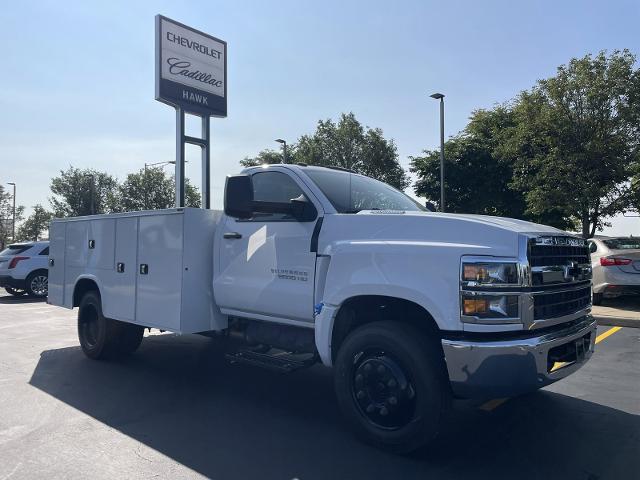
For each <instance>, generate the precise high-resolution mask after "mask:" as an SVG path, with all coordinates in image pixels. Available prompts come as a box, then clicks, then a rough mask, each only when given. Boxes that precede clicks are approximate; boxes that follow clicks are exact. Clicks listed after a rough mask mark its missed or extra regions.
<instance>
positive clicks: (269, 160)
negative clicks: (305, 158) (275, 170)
mask: <svg viewBox="0 0 640 480" xmlns="http://www.w3.org/2000/svg"><path fill="white" fill-rule="evenodd" d="M287 161H288V163H295V161H296V160H295V146H294V145H289V144H287ZM275 163H282V152H277V151H275V150H271V149H266V150H262V151H261V152H260V153H258V155H256V156H255V157H245V158H244V160H240V165H242V166H243V167H244V168H247V167H257V166H259V165H273V164H275Z"/></svg>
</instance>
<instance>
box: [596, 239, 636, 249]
mask: <svg viewBox="0 0 640 480" xmlns="http://www.w3.org/2000/svg"><path fill="white" fill-rule="evenodd" d="M603 243H604V244H605V245H606V246H607V247H608V248H610V249H611V250H636V249H640V237H638V238H610V239H607V240H603Z"/></svg>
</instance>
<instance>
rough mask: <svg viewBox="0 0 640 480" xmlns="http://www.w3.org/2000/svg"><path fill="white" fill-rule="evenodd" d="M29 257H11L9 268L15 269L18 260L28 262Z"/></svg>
mask: <svg viewBox="0 0 640 480" xmlns="http://www.w3.org/2000/svg"><path fill="white" fill-rule="evenodd" d="M29 258H30V257H13V258H12V259H11V261H10V262H9V268H16V265H17V264H18V262H19V261H20V260H29Z"/></svg>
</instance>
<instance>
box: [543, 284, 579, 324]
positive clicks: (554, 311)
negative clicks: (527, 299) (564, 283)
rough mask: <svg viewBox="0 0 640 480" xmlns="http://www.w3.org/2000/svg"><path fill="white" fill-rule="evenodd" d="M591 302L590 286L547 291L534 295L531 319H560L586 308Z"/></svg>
mask: <svg viewBox="0 0 640 480" xmlns="http://www.w3.org/2000/svg"><path fill="white" fill-rule="evenodd" d="M590 302H591V285H586V286H584V287H581V288H578V289H575V290H562V291H559V292H558V291H556V292H554V291H553V290H552V291H549V292H545V293H540V294H537V295H534V297H533V319H534V320H543V319H549V318H557V317H562V316H564V315H569V314H571V313H574V312H577V311H578V310H582V309H583V308H585V307H587V306H588V305H589V303H590Z"/></svg>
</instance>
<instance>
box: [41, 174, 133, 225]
mask: <svg viewBox="0 0 640 480" xmlns="http://www.w3.org/2000/svg"><path fill="white" fill-rule="evenodd" d="M118 191H119V190H118V181H117V179H116V178H115V177H113V176H111V175H109V174H107V173H104V172H98V171H97V170H93V169H83V170H81V169H79V168H74V167H69V168H68V169H67V170H61V171H60V176H58V177H54V178H52V179H51V192H52V193H53V195H54V196H53V197H51V198H50V199H49V202H50V203H51V206H52V207H53V211H54V214H55V216H56V217H76V216H81V215H91V214H92V213H96V214H97V213H112V212H118V211H120V210H121V208H120V205H119V199H118ZM92 205H93V212H92Z"/></svg>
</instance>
